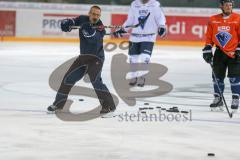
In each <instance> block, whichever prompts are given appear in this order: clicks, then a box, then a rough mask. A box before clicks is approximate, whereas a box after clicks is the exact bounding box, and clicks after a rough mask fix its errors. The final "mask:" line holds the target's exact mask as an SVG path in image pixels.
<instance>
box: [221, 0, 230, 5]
mask: <svg viewBox="0 0 240 160" xmlns="http://www.w3.org/2000/svg"><path fill="white" fill-rule="evenodd" d="M219 2H220V3H221V4H222V5H223V4H224V3H232V4H233V3H234V0H220V1H219Z"/></svg>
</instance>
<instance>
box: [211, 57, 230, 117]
mask: <svg viewBox="0 0 240 160" xmlns="http://www.w3.org/2000/svg"><path fill="white" fill-rule="evenodd" d="M209 64H210V66H211V68H212V74H213V78H214V81H215V82H216V85H217V88H218V91H219V93H220V96H221V98H222V100H223V103H224V105H225V108H226V110H227V112H228V115H229V117H230V118H232V117H233V114H232V113H230V111H229V109H228V106H227V103H226V100H225V98H224V95H223V93H222V91H221V89H220V87H219V84H218V82H217V76H216V74H215V72H214V70H213V63H212V62H210V63H209Z"/></svg>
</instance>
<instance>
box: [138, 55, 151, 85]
mask: <svg viewBox="0 0 240 160" xmlns="http://www.w3.org/2000/svg"><path fill="white" fill-rule="evenodd" d="M150 57H151V56H150V55H149V54H144V53H143V54H140V60H141V65H142V66H143V70H144V71H143V72H140V73H138V75H140V76H139V79H138V82H137V85H138V86H139V87H143V86H144V85H145V74H147V72H148V64H149V62H150Z"/></svg>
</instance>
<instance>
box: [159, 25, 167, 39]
mask: <svg viewBox="0 0 240 160" xmlns="http://www.w3.org/2000/svg"><path fill="white" fill-rule="evenodd" d="M158 34H159V36H160V37H161V38H163V37H165V36H166V34H167V29H166V27H165V26H162V27H159V28H158Z"/></svg>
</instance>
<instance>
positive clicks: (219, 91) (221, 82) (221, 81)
mask: <svg viewBox="0 0 240 160" xmlns="http://www.w3.org/2000/svg"><path fill="white" fill-rule="evenodd" d="M217 85H218V86H219V88H218V86H217ZM213 87H214V95H221V94H223V92H224V88H225V85H224V79H221V78H217V79H216V80H214V79H213Z"/></svg>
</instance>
